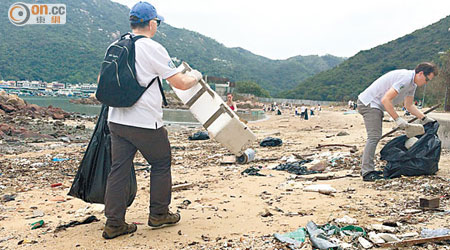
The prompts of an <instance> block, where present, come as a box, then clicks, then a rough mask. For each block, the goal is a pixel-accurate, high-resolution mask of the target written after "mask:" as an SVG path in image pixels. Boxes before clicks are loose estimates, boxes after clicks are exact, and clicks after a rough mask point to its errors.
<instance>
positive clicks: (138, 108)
mask: <svg viewBox="0 0 450 250" xmlns="http://www.w3.org/2000/svg"><path fill="white" fill-rule="evenodd" d="M163 20H164V18H163V17H162V16H160V15H158V14H157V12H156V9H155V7H153V6H152V5H151V4H149V3H147V2H139V3H137V4H136V5H134V6H133V8H132V9H131V11H130V26H131V29H132V31H133V34H134V35H136V36H138V35H139V36H144V38H141V39H139V40H137V41H136V43H135V50H136V57H135V58H136V78H137V80H138V82H139V84H140V85H141V86H143V87H146V86H147V85H148V83H149V82H151V80H152V79H154V78H155V77H160V78H163V79H167V81H168V82H169V83H170V84H171V85H172V86H173V87H175V88H178V89H182V90H186V89H189V88H191V87H192V86H194V85H195V84H197V82H198V81H199V80H200V79H201V78H202V74H201V73H200V72H198V71H196V70H194V71H191V72H189V73H186V74H182V73H180V72H179V70H178V69H177V68H175V65H174V64H173V62H172V60H171V59H170V56H169V54H168V53H167V51H166V49H165V48H164V47H163V46H162V45H161V44H159V43H157V42H155V41H153V40H152V39H151V38H152V37H153V36H154V35H155V33H156V31H157V29H158V26H159V24H160V23H161V21H163ZM161 104H162V95H161V92H160V89H159V86H158V84H152V85H151V86H150V87H149V88H148V89H147V90H146V91H145V92H144V94H143V95H142V96H141V98H140V99H139V100H138V101H137V102H136V103H135V104H134V105H133V106H131V107H126V108H114V107H110V110H109V113H108V124H109V128H110V131H111V143H112V144H111V145H112V146H111V148H112V149H111V155H112V166H111V172H110V174H109V176H108V181H107V185H106V193H105V216H106V218H107V220H106V225H105V229H104V231H103V237H104V238H105V239H112V238H115V237H117V236H120V235H124V234H129V233H133V232H135V231H136V229H137V227H136V225H134V224H127V223H126V222H125V213H126V209H127V199H128V194H129V190H128V187H129V185H130V184H129V182H130V177H129V176H130V174H131V171H133V159H134V157H135V154H136V152H137V150H139V151H140V152H141V154H142V155H143V156H144V158H145V159H146V160H147V161H148V163H149V164H150V165H151V166H152V167H151V176H150V206H149V209H150V213H149V219H148V225H149V226H150V227H161V226H165V225H171V224H176V223H178V221H180V215H179V214H178V213H172V212H170V211H169V204H170V200H171V192H172V176H171V158H172V156H171V150H170V143H169V139H168V136H167V130H166V129H165V128H164V124H163V121H162V116H163V112H162V107H161V106H162V105H161Z"/></svg>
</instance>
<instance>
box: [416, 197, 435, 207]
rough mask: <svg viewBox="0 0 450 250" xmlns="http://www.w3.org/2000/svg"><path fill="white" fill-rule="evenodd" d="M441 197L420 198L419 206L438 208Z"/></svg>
mask: <svg viewBox="0 0 450 250" xmlns="http://www.w3.org/2000/svg"><path fill="white" fill-rule="evenodd" d="M439 200H440V198H439V197H434V198H420V199H419V206H420V207H421V208H438V207H439Z"/></svg>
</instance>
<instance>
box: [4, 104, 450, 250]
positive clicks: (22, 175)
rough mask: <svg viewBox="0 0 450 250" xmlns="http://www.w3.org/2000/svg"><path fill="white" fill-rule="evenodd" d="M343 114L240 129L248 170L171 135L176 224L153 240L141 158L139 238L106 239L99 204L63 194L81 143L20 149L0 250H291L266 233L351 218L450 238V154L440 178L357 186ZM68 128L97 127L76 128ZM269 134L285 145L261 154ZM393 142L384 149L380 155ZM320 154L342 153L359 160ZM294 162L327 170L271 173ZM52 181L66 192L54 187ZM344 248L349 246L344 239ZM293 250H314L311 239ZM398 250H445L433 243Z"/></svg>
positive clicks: (351, 126) (359, 143)
mask: <svg viewBox="0 0 450 250" xmlns="http://www.w3.org/2000/svg"><path fill="white" fill-rule="evenodd" d="M345 111H346V110H345V109H344V108H342V107H335V108H332V107H324V108H323V110H322V111H321V112H320V113H319V114H317V115H315V116H313V117H311V118H310V119H309V120H307V121H305V120H301V119H300V118H299V117H295V116H294V111H293V110H284V111H283V114H282V115H280V116H279V115H275V114H271V113H269V114H268V115H269V118H268V119H266V120H263V121H257V122H250V123H248V126H249V127H250V128H251V129H252V131H253V132H254V133H255V134H256V136H257V138H258V141H257V142H255V143H254V144H253V145H252V148H253V149H255V151H256V160H255V161H253V162H250V163H248V164H244V165H237V164H223V163H222V160H223V157H224V156H225V155H227V154H229V153H228V152H227V150H226V149H225V148H223V147H221V146H220V145H219V144H218V143H217V142H215V141H214V140H206V141H189V140H188V139H187V138H188V136H189V135H191V134H192V133H194V132H196V131H200V130H201V128H200V127H181V126H176V125H171V126H167V128H168V130H169V137H170V141H171V146H172V155H173V164H172V177H173V183H174V186H177V185H178V186H179V185H180V184H186V186H187V188H186V189H180V190H175V191H174V192H173V195H172V203H171V209H172V210H174V211H175V210H178V211H179V212H180V213H181V221H180V223H179V224H177V225H175V226H172V227H166V228H161V229H158V230H153V229H151V228H150V227H148V226H147V218H148V203H149V175H150V173H149V171H148V167H149V166H148V165H147V163H146V161H145V160H144V159H143V158H142V156H140V155H139V154H138V157H136V159H135V163H136V164H135V168H136V169H137V171H136V174H137V180H138V192H137V196H136V199H135V201H134V203H133V204H132V205H131V207H129V209H128V211H127V216H126V220H127V222H129V223H131V222H133V223H136V224H137V225H138V230H137V231H136V232H135V233H133V234H131V235H126V236H121V237H118V238H116V239H113V240H105V239H103V238H102V237H101V233H102V230H103V227H104V223H105V220H106V219H105V217H104V215H103V212H102V207H101V206H98V205H92V204H89V203H85V202H83V201H81V200H79V199H76V198H73V197H71V196H68V195H67V193H68V190H69V188H70V186H71V184H72V181H73V178H74V175H75V174H76V171H77V169H78V166H79V163H80V161H81V159H82V157H83V153H84V151H85V149H86V146H87V142H86V141H78V142H76V141H75V142H72V141H71V142H30V150H28V151H26V150H25V152H23V151H21V152H20V153H5V154H2V155H1V156H0V164H1V170H0V195H1V197H5V195H13V196H14V199H13V200H10V201H5V200H2V202H1V205H0V249H288V248H287V246H286V244H282V243H279V242H278V241H277V240H275V239H274V237H273V234H274V233H287V232H292V231H295V230H297V229H298V228H300V227H306V224H307V223H308V221H314V222H315V223H316V224H320V225H322V224H327V223H334V224H336V223H335V222H334V221H335V219H339V218H343V217H344V216H349V217H351V218H353V219H355V220H356V223H355V225H357V226H359V227H362V228H364V229H366V231H372V230H371V229H370V228H371V226H372V225H373V224H381V223H383V222H391V224H392V223H396V225H397V227H395V229H396V233H395V234H396V235H401V234H405V233H418V235H420V232H421V230H422V229H424V228H428V229H437V228H449V227H450V225H449V220H448V216H449V210H450V201H449V199H450V187H449V185H448V181H449V180H450V167H449V165H450V164H449V162H450V154H449V152H448V151H445V150H443V151H442V154H441V160H440V164H439V171H438V172H437V174H436V175H433V176H419V177H402V178H396V179H392V180H379V181H377V182H373V183H370V182H363V181H362V179H361V177H360V176H359V170H360V165H359V164H360V156H361V154H362V149H363V147H364V144H365V136H366V134H365V128H364V124H363V120H362V117H361V115H359V114H358V113H350V114H344V112H345ZM385 118H386V117H385ZM65 123H66V125H67V126H77V125H81V124H84V125H85V126H86V127H92V126H93V123H92V122H90V123H87V122H86V121H83V120H71V121H66V122H65ZM393 126H394V123H393V122H383V133H386V132H388V131H390V130H391V129H392V128H393ZM340 132H345V133H340ZM338 134H344V135H340V136H338ZM395 135H396V136H397V135H400V134H399V133H397V134H395ZM269 136H270V137H276V138H280V139H282V141H283V144H282V145H281V146H278V147H260V146H259V141H261V140H262V139H264V138H266V137H269ZM393 138H394V137H387V138H385V139H383V140H382V142H381V143H380V144H379V149H378V150H377V156H379V154H378V153H379V150H380V149H381V148H382V147H383V146H384V145H385V144H386V143H387V142H388V141H389V140H392V139H393ZM5 143H8V142H6V141H2V144H5ZM319 144H320V145H327V144H345V145H349V146H355V148H356V150H354V148H352V147H344V146H332V147H328V146H325V147H318V145H319ZM55 158H57V159H59V160H60V161H55V160H54V159H55ZM302 158H303V159H311V160H314V161H313V164H309V165H308V164H306V166H308V167H313V165H314V166H315V167H316V168H320V169H322V170H323V172H322V173H319V174H312V175H294V174H291V173H288V172H286V171H278V170H274V169H273V168H274V167H275V166H277V165H279V164H283V163H286V161H291V160H292V159H298V160H300V159H302ZM289 159H291V160H289ZM377 165H378V166H377V167H378V168H379V169H381V168H382V167H383V166H384V165H385V162H382V161H378V162H377ZM250 167H254V168H257V169H260V171H259V173H261V174H262V175H263V176H253V175H246V174H241V173H242V172H243V171H244V170H246V169H247V168H250ZM56 183H62V185H60V186H56V187H51V185H52V184H56ZM312 184H329V185H331V186H332V187H333V188H334V189H336V192H335V193H332V194H322V193H319V192H306V191H304V190H303V189H304V188H305V187H307V186H309V185H312ZM422 197H440V198H441V199H440V209H439V210H421V209H419V199H420V198H422ZM90 215H95V216H96V217H97V218H98V219H99V221H97V222H92V223H89V224H85V225H78V226H74V227H68V228H67V229H65V230H61V231H59V232H55V229H56V228H57V226H59V225H63V224H67V223H69V222H71V221H74V220H77V221H82V220H83V219H85V218H86V217H88V216H90ZM40 220H43V221H44V224H43V226H42V227H39V228H36V229H31V228H32V226H31V225H30V224H31V223H33V222H37V221H40ZM339 225H341V226H343V225H345V223H341V224H339ZM415 238H419V236H416V237H415ZM340 239H341V240H343V238H340ZM344 240H347V241H348V242H349V243H350V244H352V241H351V239H349V238H348V239H347V238H346V239H344ZM356 242H357V241H356ZM354 246H355V248H349V249H358V245H357V244H356V245H354ZM301 249H312V246H311V244H310V243H309V241H308V240H307V241H306V242H305V244H304V245H303V247H302V248H301ZM403 249H450V247H449V245H448V244H447V245H437V244H435V243H434V244H431V243H429V244H425V245H422V246H414V247H406V248H403Z"/></svg>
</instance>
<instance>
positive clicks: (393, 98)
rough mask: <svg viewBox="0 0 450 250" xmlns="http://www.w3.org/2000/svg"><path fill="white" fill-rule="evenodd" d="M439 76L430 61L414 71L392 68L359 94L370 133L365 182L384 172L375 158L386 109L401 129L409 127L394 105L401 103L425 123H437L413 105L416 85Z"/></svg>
mask: <svg viewBox="0 0 450 250" xmlns="http://www.w3.org/2000/svg"><path fill="white" fill-rule="evenodd" d="M437 75H438V69H437V67H436V66H435V65H434V64H432V63H428V62H424V63H421V64H419V65H417V67H416V68H415V69H414V70H406V69H399V70H394V71H390V72H388V73H386V74H384V75H383V76H381V77H380V78H378V79H377V80H376V81H374V82H373V83H372V84H371V85H370V86H369V87H368V88H367V89H365V90H364V91H363V92H362V93H361V94H360V95H359V96H358V102H357V103H358V112H359V113H360V114H361V115H362V116H363V119H364V124H365V126H366V132H367V142H366V146H365V148H364V152H363V155H362V166H361V175H362V176H363V180H364V181H375V180H377V179H381V178H383V177H382V176H381V174H382V172H381V171H375V163H374V158H375V150H376V147H377V145H378V141H379V140H380V139H381V131H382V120H383V115H384V111H387V112H388V114H389V115H390V116H391V117H392V118H393V119H394V120H395V122H396V123H397V126H398V127H399V128H400V129H405V128H406V127H407V126H408V123H407V122H406V121H405V120H404V119H403V118H401V117H400V116H399V115H398V114H397V112H396V111H395V109H394V105H396V104H400V103H401V102H403V103H404V105H405V108H406V109H407V110H408V111H409V112H410V113H411V114H413V115H414V116H416V117H417V118H418V119H419V120H420V122H421V123H422V124H426V123H429V122H434V120H433V119H432V118H429V117H427V116H425V115H424V114H423V113H422V112H420V111H419V110H418V109H417V107H416V106H415V105H414V93H415V91H416V88H417V86H419V87H421V86H423V85H425V84H427V83H428V82H429V81H430V80H432V79H433V77H435V76H437Z"/></svg>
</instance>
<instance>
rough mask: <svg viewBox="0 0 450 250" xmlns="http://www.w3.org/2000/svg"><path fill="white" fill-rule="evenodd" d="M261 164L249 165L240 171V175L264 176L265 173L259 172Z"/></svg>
mask: <svg viewBox="0 0 450 250" xmlns="http://www.w3.org/2000/svg"><path fill="white" fill-rule="evenodd" d="M261 168H262V167H261V166H255V167H249V168H247V169H245V170H244V171H242V172H241V175H253V176H266V175H265V174H261V173H259V171H261Z"/></svg>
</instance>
